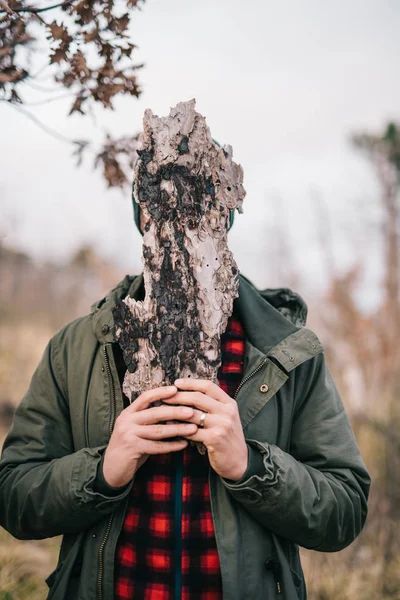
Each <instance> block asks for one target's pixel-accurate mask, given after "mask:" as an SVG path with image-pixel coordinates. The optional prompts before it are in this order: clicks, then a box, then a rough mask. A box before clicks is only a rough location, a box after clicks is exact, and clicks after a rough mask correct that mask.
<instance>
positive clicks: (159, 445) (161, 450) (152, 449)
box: [143, 440, 189, 454]
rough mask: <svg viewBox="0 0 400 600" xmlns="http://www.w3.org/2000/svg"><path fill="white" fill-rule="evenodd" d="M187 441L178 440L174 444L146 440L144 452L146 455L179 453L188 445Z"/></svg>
mask: <svg viewBox="0 0 400 600" xmlns="http://www.w3.org/2000/svg"><path fill="white" fill-rule="evenodd" d="M188 443H189V442H188V441H187V440H177V441H174V442H154V441H151V440H145V441H144V442H143V452H145V453H146V454H168V453H169V452H178V451H179V450H183V449H184V448H186V446H187V445H188Z"/></svg>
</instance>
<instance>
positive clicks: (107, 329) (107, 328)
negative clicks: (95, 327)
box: [101, 324, 110, 335]
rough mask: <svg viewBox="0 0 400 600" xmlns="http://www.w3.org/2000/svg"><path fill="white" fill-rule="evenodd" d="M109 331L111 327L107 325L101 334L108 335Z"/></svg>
mask: <svg viewBox="0 0 400 600" xmlns="http://www.w3.org/2000/svg"><path fill="white" fill-rule="evenodd" d="M109 331H110V326H109V325H106V324H104V325H103V327H102V328H101V333H102V334H103V335H107V333H108V332H109Z"/></svg>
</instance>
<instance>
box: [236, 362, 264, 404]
mask: <svg viewBox="0 0 400 600" xmlns="http://www.w3.org/2000/svg"><path fill="white" fill-rule="evenodd" d="M267 362H268V358H267V357H265V358H264V360H263V361H262V362H260V364H259V365H258V367H257V368H256V369H254V371H252V372H251V373H250V375H247V376H246V377H245V378H244V379H242V381H241V382H240V384H239V387H238V389H237V390H236V392H235V395H234V397H233V398H234V400H236V397H237V395H238V393H239V392H240V390H241V389H242V387H243V386H244V384H245V383H247V382H248V381H249V379H251V378H252V377H253V375H255V374H256V373H258V371H259V370H260V369H262V367H263V366H264V365H265V364H266V363H267Z"/></svg>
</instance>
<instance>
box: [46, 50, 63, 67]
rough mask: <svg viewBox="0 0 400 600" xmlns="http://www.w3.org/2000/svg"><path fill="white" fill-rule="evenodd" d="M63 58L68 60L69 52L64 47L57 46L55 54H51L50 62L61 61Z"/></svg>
mask: <svg viewBox="0 0 400 600" xmlns="http://www.w3.org/2000/svg"><path fill="white" fill-rule="evenodd" d="M62 60H67V52H66V50H65V49H64V48H56V49H55V50H54V51H53V54H50V64H51V65H52V64H54V63H59V62H61V61H62Z"/></svg>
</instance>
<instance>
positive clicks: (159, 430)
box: [103, 386, 197, 487]
mask: <svg viewBox="0 0 400 600" xmlns="http://www.w3.org/2000/svg"><path fill="white" fill-rule="evenodd" d="M176 392H177V388H176V387H175V386H168V387H160V388H155V389H153V390H148V391H147V392H143V394H140V396H138V398H136V400H135V401H134V402H133V403H132V404H131V405H130V406H128V407H127V408H125V409H124V410H123V411H122V413H121V414H120V415H119V417H118V418H117V419H116V421H115V427H114V430H113V433H112V435H111V438H110V441H109V443H108V446H107V449H106V451H105V454H104V462H103V476H104V479H105V480H106V482H107V483H108V485H110V486H112V487H123V486H124V485H126V484H127V483H129V481H130V480H131V479H132V477H133V475H134V474H135V473H136V471H137V470H138V469H139V468H140V467H141V466H142V465H143V463H144V462H145V461H146V460H147V458H148V457H149V456H150V455H151V454H165V453H167V452H177V451H179V450H183V449H184V448H185V447H186V446H187V444H188V441H187V440H180V441H165V440H167V439H168V438H174V437H176V436H185V435H193V434H194V433H196V431H197V425H194V424H193V423H167V424H165V425H163V424H161V423H162V422H163V421H186V420H187V419H190V417H192V416H193V414H194V410H193V408H189V407H186V406H170V405H166V404H162V405H161V406H155V407H150V405H151V404H152V403H153V402H155V401H156V400H163V399H164V398H170V397H172V396H174V395H175V394H176Z"/></svg>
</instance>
